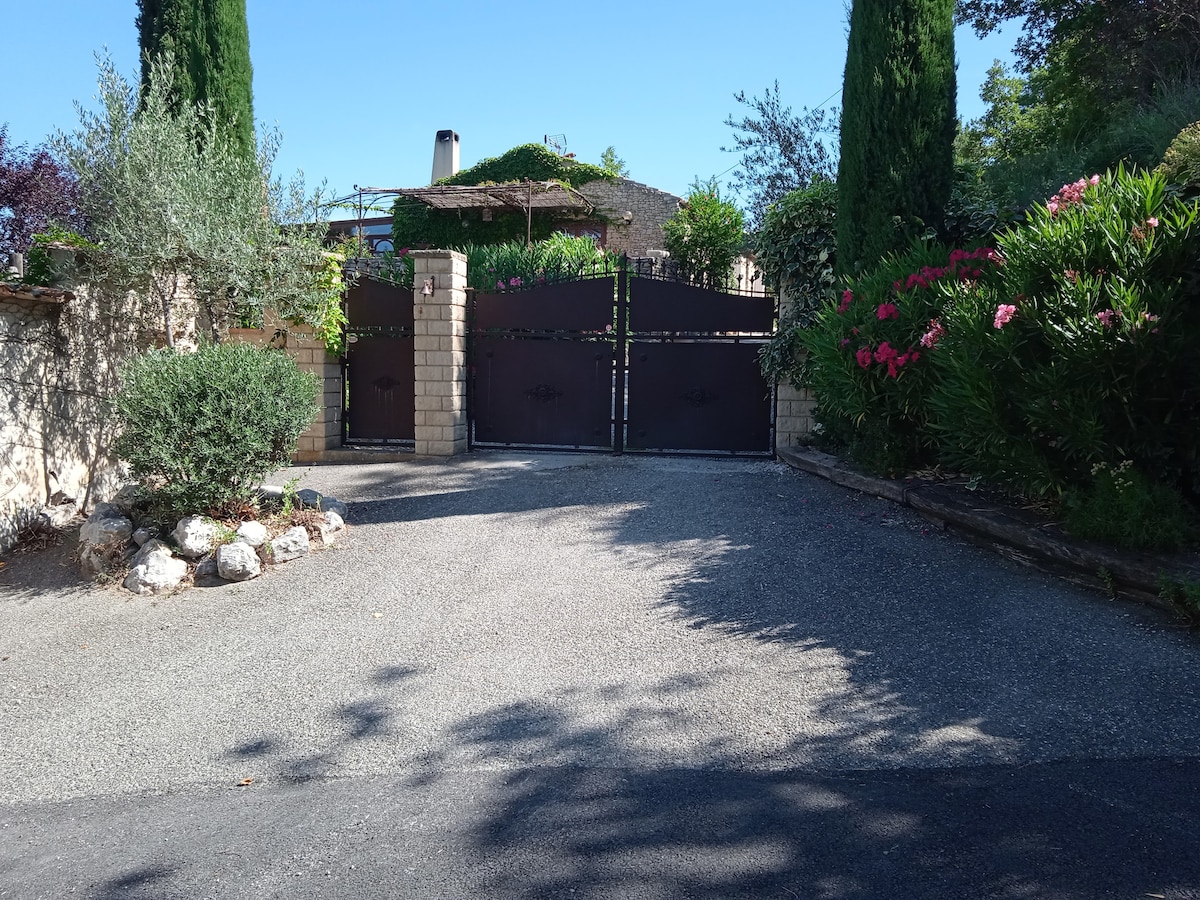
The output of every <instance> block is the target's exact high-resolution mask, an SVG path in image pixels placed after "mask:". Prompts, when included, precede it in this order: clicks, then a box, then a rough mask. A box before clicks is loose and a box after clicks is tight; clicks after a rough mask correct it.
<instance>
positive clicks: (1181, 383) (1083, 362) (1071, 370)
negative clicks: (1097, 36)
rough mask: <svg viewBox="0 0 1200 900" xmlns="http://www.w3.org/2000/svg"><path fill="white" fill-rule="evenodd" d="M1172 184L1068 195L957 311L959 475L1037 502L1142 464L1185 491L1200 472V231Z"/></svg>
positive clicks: (942, 430)
mask: <svg viewBox="0 0 1200 900" xmlns="http://www.w3.org/2000/svg"><path fill="white" fill-rule="evenodd" d="M1198 215H1200V213H1198V210H1197V207H1196V205H1195V204H1186V203H1183V202H1182V201H1179V200H1178V199H1174V198H1172V197H1171V196H1170V195H1169V194H1168V192H1167V191H1166V185H1165V182H1164V180H1163V178H1162V177H1161V176H1157V175H1153V174H1143V175H1130V174H1127V173H1126V172H1124V171H1123V170H1118V172H1117V173H1115V174H1111V173H1110V174H1109V175H1107V176H1105V177H1103V178H1100V177H1098V176H1097V177H1095V178H1093V179H1091V180H1090V181H1086V180H1083V179H1081V180H1080V181H1079V182H1077V183H1075V184H1073V185H1066V186H1064V188H1063V190H1062V191H1061V192H1060V194H1059V195H1056V196H1055V198H1054V199H1052V200H1051V201H1050V202H1048V203H1046V204H1042V205H1039V206H1037V207H1035V208H1033V209H1032V210H1031V211H1030V213H1029V224H1027V225H1024V226H1021V227H1018V228H1014V229H1011V230H1009V231H1007V232H1005V233H1004V234H1003V235H1002V236H1001V237H1000V239H999V240H998V242H997V248H998V251H999V253H1000V255H1001V257H1002V259H1003V261H1004V262H1003V265H1002V266H1000V267H999V268H998V269H997V270H996V271H995V272H994V273H992V274H991V275H990V276H989V277H987V278H984V279H982V280H981V281H980V282H979V285H978V288H977V290H974V291H969V292H963V293H961V295H960V296H958V297H956V298H955V300H954V302H953V303H952V304H951V305H950V306H949V308H948V309H947V310H946V313H945V316H944V320H943V324H944V327H945V330H946V334H945V337H944V339H943V340H942V341H941V343H940V344H939V345H938V347H937V348H936V351H935V352H934V353H932V354H930V356H931V358H932V360H933V362H934V366H935V368H936V369H937V372H938V378H937V379H936V381H935V382H934V386H933V392H932V394H931V396H930V398H929V403H930V408H931V410H932V413H933V418H932V423H931V425H932V428H933V431H934V434H935V437H936V440H937V443H938V445H939V446H940V449H941V454H942V458H943V460H944V461H945V462H946V463H947V464H948V465H950V466H951V467H954V468H957V469H960V470H962V471H967V472H971V473H972V474H975V475H979V476H982V477H984V478H986V479H987V480H989V481H993V482H1003V483H1006V484H1008V485H1011V486H1013V487H1015V488H1017V489H1018V490H1019V491H1021V492H1022V493H1025V494H1030V495H1039V496H1055V495H1057V494H1059V493H1061V492H1062V491H1063V490H1064V489H1065V488H1068V487H1084V486H1086V485H1087V483H1088V482H1089V480H1090V473H1091V471H1092V469H1093V467H1094V466H1096V465H1098V464H1105V465H1108V466H1117V465H1120V464H1121V463H1122V462H1123V461H1124V460H1132V464H1133V466H1134V467H1135V468H1137V469H1138V470H1139V471H1143V472H1155V473H1159V474H1160V476H1161V480H1162V481H1164V482H1165V483H1168V484H1176V485H1178V486H1180V487H1182V488H1184V489H1185V490H1188V489H1190V488H1191V487H1192V485H1191V484H1190V482H1191V479H1192V478H1194V474H1195V472H1196V467H1197V463H1198V462H1200V459H1198V455H1197V451H1198V446H1200V444H1198V431H1197V428H1196V426H1195V422H1196V421H1197V418H1196V417H1197V416H1198V415H1200V360H1198V359H1197V355H1196V353H1195V344H1196V341H1197V339H1198V338H1200V280H1198V279H1197V278H1196V275H1197V269H1198V266H1197V261H1198V260H1200V222H1198Z"/></svg>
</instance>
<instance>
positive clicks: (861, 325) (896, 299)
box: [800, 242, 996, 474]
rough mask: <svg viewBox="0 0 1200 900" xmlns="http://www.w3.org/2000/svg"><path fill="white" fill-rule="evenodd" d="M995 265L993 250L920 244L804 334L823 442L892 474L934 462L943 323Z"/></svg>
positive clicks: (879, 269)
mask: <svg viewBox="0 0 1200 900" xmlns="http://www.w3.org/2000/svg"><path fill="white" fill-rule="evenodd" d="M995 263H996V255H995V253H994V252H993V251H992V250H990V249H989V248H980V249H978V250H970V251H967V250H953V251H951V250H948V249H947V248H946V247H944V246H942V245H940V244H936V243H924V242H921V243H917V244H914V245H913V246H912V247H911V248H910V249H909V250H908V251H907V252H905V253H903V254H893V255H891V256H888V257H887V258H885V259H884V260H883V262H882V263H880V264H879V265H877V266H876V267H874V268H873V269H871V270H869V271H868V272H866V273H865V274H864V275H862V276H861V277H859V278H856V279H851V280H850V281H849V282H848V287H846V289H845V290H844V291H843V292H842V294H841V297H840V300H839V301H838V302H837V303H826V304H825V305H824V306H823V307H822V309H821V310H820V312H819V313H818V314H817V316H816V318H815V319H814V320H813V322H812V324H811V325H810V327H809V328H808V329H806V330H804V332H803V333H802V337H801V338H800V343H801V345H802V347H803V349H804V351H805V359H806V365H805V373H804V380H805V381H806V382H807V383H808V385H809V386H810V387H812V388H813V390H814V392H815V393H816V397H817V409H816V418H817V421H818V422H819V423H820V425H821V428H822V432H823V434H824V436H825V438H826V439H828V440H830V441H832V442H833V443H835V444H841V445H843V446H844V449H845V450H846V451H847V452H848V454H849V455H850V457H851V458H852V459H854V460H855V461H856V462H858V463H859V464H860V465H863V466H864V467H866V468H868V469H870V470H872V471H875V472H878V473H881V474H895V473H897V472H900V471H903V470H905V469H907V468H911V467H912V466H914V465H917V464H918V463H920V462H923V461H926V460H928V459H929V458H930V456H931V453H932V450H933V445H932V442H931V440H930V436H929V434H928V430H927V428H926V425H927V421H928V396H929V393H930V390H931V387H932V379H933V377H934V374H933V372H932V370H931V366H930V361H929V355H930V351H931V349H933V348H934V347H935V346H936V344H937V342H938V340H939V338H940V336H941V325H940V319H939V317H940V316H941V314H942V311H943V309H944V307H945V306H946V304H947V303H948V302H949V301H950V300H952V298H953V297H955V296H957V295H958V294H959V293H961V292H962V291H964V290H968V289H975V285H976V284H977V283H978V281H979V280H980V279H982V278H984V277H986V276H987V275H988V274H989V273H990V271H991V270H992V269H994V267H995Z"/></svg>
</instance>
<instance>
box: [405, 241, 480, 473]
mask: <svg viewBox="0 0 1200 900" xmlns="http://www.w3.org/2000/svg"><path fill="white" fill-rule="evenodd" d="M411 255H412V257H413V367H414V368H413V395H414V396H413V400H414V404H415V409H416V411H415V413H414V416H415V418H414V421H413V425H414V438H415V441H414V447H413V449H414V450H415V452H416V454H417V455H418V456H456V455H458V454H460V453H466V452H467V257H466V256H465V255H464V254H462V253H457V252H455V251H453V250H413V251H411ZM427 291H428V293H427Z"/></svg>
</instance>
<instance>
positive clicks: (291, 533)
mask: <svg viewBox="0 0 1200 900" xmlns="http://www.w3.org/2000/svg"><path fill="white" fill-rule="evenodd" d="M269 546H270V548H271V561H272V562H277V563H281V562H288V561H289V560H293V559H299V558H300V557H301V556H304V555H305V554H306V553H308V532H307V531H306V530H305V529H304V526H303V525H297V526H296V527H295V528H289V529H288V530H287V531H285V532H284V533H283V534H281V535H279V537H277V538H275V540H273V541H271V543H270V545H269Z"/></svg>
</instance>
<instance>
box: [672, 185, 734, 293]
mask: <svg viewBox="0 0 1200 900" xmlns="http://www.w3.org/2000/svg"><path fill="white" fill-rule="evenodd" d="M745 229H746V221H745V218H744V217H743V216H742V211H741V210H740V209H738V208H737V207H736V206H735V205H734V204H732V203H730V202H729V201H728V200H722V199H721V191H720V188H719V187H718V185H717V182H716V180H715V179H711V180H709V181H708V182H699V181H697V182H696V183H694V184H693V185H692V188H691V191H690V192H689V193H688V196H687V200H686V201H685V202H684V203H683V204H681V205H680V208H679V210H678V211H677V212H676V213H675V214H674V215H673V216H671V218H669V219H668V220H667V221H666V222H665V223H663V243H664V245H665V246H666V248H667V250H669V251H670V253H671V258H672V259H673V260H675V261H676V262H678V263H679V268H680V271H681V272H682V273H683V274H684V275H685V276H686V277H687V278H688V279H690V280H691V281H692V282H693V283H695V284H699V285H703V286H704V287H712V288H717V289H722V288H727V287H730V286H731V284H730V283H731V281H732V278H733V263H734V261H735V260H736V259H737V258H738V256H739V255H740V254H741V252H742V249H743V248H744V247H745V243H746V233H745Z"/></svg>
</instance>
